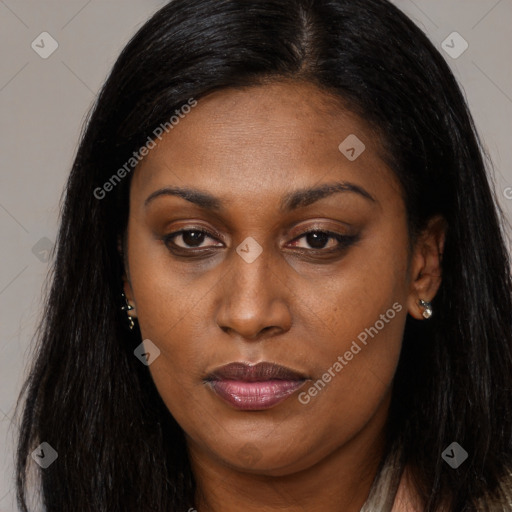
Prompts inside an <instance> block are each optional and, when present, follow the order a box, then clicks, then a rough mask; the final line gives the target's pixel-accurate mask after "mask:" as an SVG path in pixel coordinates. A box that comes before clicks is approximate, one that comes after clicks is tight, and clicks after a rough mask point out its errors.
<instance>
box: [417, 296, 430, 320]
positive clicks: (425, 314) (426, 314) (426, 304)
mask: <svg viewBox="0 0 512 512" xmlns="http://www.w3.org/2000/svg"><path fill="white" fill-rule="evenodd" d="M419 304H420V306H421V307H422V308H425V311H423V318H430V317H431V316H432V313H433V311H432V303H431V302H428V301H426V300H422V299H420V300H419Z"/></svg>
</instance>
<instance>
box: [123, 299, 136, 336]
mask: <svg viewBox="0 0 512 512" xmlns="http://www.w3.org/2000/svg"><path fill="white" fill-rule="evenodd" d="M121 297H122V298H123V301H124V305H123V306H121V309H122V310H123V311H126V316H127V317H128V328H129V329H130V331H133V328H134V327H135V323H134V322H133V318H132V317H131V316H130V315H129V314H128V311H132V310H133V309H135V308H134V307H133V306H132V305H131V304H130V303H129V302H128V299H127V298H126V295H125V294H124V292H121Z"/></svg>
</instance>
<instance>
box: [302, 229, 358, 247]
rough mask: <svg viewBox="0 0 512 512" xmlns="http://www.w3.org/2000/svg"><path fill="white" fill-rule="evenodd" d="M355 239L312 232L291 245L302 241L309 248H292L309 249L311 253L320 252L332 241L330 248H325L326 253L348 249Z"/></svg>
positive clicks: (317, 231) (331, 233)
mask: <svg viewBox="0 0 512 512" xmlns="http://www.w3.org/2000/svg"><path fill="white" fill-rule="evenodd" d="M356 238H357V237H356V236H347V235H340V234H339V233H333V232H331V231H321V230H313V231H308V232H306V233H304V234H303V235H301V236H300V237H298V238H296V239H295V240H294V242H292V243H294V244H296V243H297V241H298V240H302V239H304V241H305V242H306V244H307V245H309V246H310V247H304V246H299V245H294V247H298V248H300V249H309V250H312V251H315V250H316V251H321V250H324V249H326V245H327V244H328V243H329V241H330V240H332V242H331V244H330V247H327V251H329V250H337V249H340V250H341V249H345V248H347V247H349V246H350V245H351V244H352V243H353V242H355V240H356Z"/></svg>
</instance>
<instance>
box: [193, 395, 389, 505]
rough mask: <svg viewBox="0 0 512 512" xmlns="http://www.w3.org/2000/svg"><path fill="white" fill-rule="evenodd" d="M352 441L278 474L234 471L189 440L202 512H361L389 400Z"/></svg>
mask: <svg viewBox="0 0 512 512" xmlns="http://www.w3.org/2000/svg"><path fill="white" fill-rule="evenodd" d="M384 402H385V403H383V404H382V406H381V407H380V408H379V409H378V411H377V412H376V414H375V415H374V416H373V417H372V419H371V420H370V421H369V422H368V423H367V424H366V426H365V427H364V428H363V429H362V430H361V431H360V432H359V433H358V434H357V435H356V436H354V437H353V438H352V439H351V440H350V441H349V442H347V443H345V444H343V445H342V446H339V447H337V448H335V449H334V450H332V451H330V452H329V453H328V454H327V455H326V456H324V457H317V459H318V460H317V461H316V463H314V464H312V465H309V466H308V467H307V468H305V469H301V470H298V471H294V470H293V469H291V468H289V469H288V470H287V469H286V468H284V469H283V468H280V469H279V475H276V474H275V473H276V472H275V471H274V474H270V473H271V471H270V470H269V471H268V472H265V471H264V470H262V471H259V472H258V473H255V472H250V471H249V470H244V469H243V468H234V467H233V466H229V465H228V464H226V463H225V462H223V461H222V460H220V459H218V458H214V457H212V455H211V453H207V452H206V451H204V450H203V449H202V448H201V447H200V446H199V445H197V444H196V443H195V442H194V441H193V440H192V439H191V438H187V445H188V448H189V454H190V461H191V466H192V471H193V473H194V477H195V480H196V489H197V491H196V496H195V502H196V510H197V512H239V511H240V510H243V511H244V512H262V511H264V512H273V511H276V512H277V511H279V512H304V511H305V510H307V511H308V512H320V511H321V512H339V511H340V510H343V511H344V512H359V511H360V510H361V507H362V506H363V504H364V503H365V501H366V499H367V497H368V494H369V492H370V488H371V486H372V483H373V481H374V479H375V476H376V473H377V469H378V466H379V463H380V460H381V458H382V456H383V453H384V437H383V432H384V427H385V421H386V418H387V411H388V407H389V400H385V401H384Z"/></svg>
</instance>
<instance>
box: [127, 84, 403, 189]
mask: <svg viewBox="0 0 512 512" xmlns="http://www.w3.org/2000/svg"><path fill="white" fill-rule="evenodd" d="M354 137H356V139H355V138H354ZM345 140H349V141H354V140H355V141H356V143H357V140H359V141H360V142H361V143H362V144H364V148H365V149H364V151H363V152H362V153H361V155H360V156H359V157H358V158H357V159H356V160H353V161H351V160H349V159H348V158H347V157H346V155H345V154H344V153H342V151H340V149H339V146H340V144H342V143H343V142H344V141H345ZM381 151H382V149H381V145H380V142H379V139H378V137H377V135H376V134H375V132H374V131H373V130H372V129H371V127H370V126H369V125H368V124H367V123H365V122H364V120H362V119H360V118H359V117H357V116H356V115H355V114H353V113H351V112H350V111H348V110H347V109H346V108H344V107H343V102H342V101H341V100H340V99H339V98H337V97H334V96H332V95H330V94H327V93H326V92H324V91H322V90H320V89H318V88H317V87H316V86H314V85H312V84H309V83H289V82H279V83H273V84H265V85H259V86H253V87H246V88H242V89H223V90H219V91H216V92H214V93H211V94H209V95H208V96H206V97H204V98H201V99H200V100H198V104H197V106H196V107H194V108H193V109H191V111H190V113H188V114H186V115H183V117H182V118H181V119H180V121H179V123H178V124H177V125H175V126H174V127H173V129H172V130H171V131H170V132H169V133H166V134H165V135H164V136H163V138H162V140H161V141H158V139H157V147H156V148H155V149H153V150H151V151H150V152H149V154H148V155H147V156H146V157H145V158H144V160H143V161H142V162H141V163H140V164H139V165H138V167H137V169H136V171H135V175H134V179H133V182H132V186H133V187H135V188H136V189H137V190H140V191H143V192H149V191H150V190H151V189H154V188H158V187H164V186H168V185H169V184H175V185H185V184H187V185H195V186H198V187H202V188H207V189H208V190H210V191H211V192H212V193H213V194H215V195H218V196H221V197H222V196H227V195H230V194H229V193H231V195H236V194H237V190H238V189H244V190H246V191H248V190H249V191H250V190H252V191H257V190H258V191H261V192H263V191H264V190H265V189H267V192H269V193H271V192H274V191H276V190H277V189H282V190H286V189H287V188H289V187H290V186H291V184H294V186H298V187H301V186H310V185H311V184H317V183H318V182H321V181H323V180H326V181H332V179H338V178H339V179H346V180H351V181H357V180H359V182H360V183H361V182H362V181H363V182H366V183H367V184H370V183H371V184H372V186H373V187H374V188H375V187H377V186H379V184H380V185H384V184H387V186H388V187H389V186H390V185H391V186H392V187H393V188H394V189H395V191H397V184H396V183H393V181H394V174H393V173H392V172H391V171H390V169H388V168H387V166H386V165H385V163H384V161H383V160H382V158H381Z"/></svg>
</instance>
